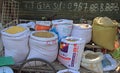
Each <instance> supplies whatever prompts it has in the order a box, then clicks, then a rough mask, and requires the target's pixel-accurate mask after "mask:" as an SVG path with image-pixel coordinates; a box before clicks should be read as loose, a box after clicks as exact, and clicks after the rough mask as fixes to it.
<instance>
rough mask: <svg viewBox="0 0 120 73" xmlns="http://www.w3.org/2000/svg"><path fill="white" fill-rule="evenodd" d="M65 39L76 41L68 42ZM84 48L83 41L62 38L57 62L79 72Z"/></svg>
mask: <svg viewBox="0 0 120 73" xmlns="http://www.w3.org/2000/svg"><path fill="white" fill-rule="evenodd" d="M67 39H73V40H76V41H75V42H70V41H67ZM84 47H85V41H84V40H83V39H79V38H75V37H67V38H64V39H62V40H61V45H60V50H59V55H58V60H59V61H60V62H61V63H62V64H63V65H64V66H66V67H67V68H69V69H73V70H79V69H80V62H81V57H82V53H83V51H84Z"/></svg>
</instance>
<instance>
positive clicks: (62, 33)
mask: <svg viewBox="0 0 120 73" xmlns="http://www.w3.org/2000/svg"><path fill="white" fill-rule="evenodd" d="M52 24H53V26H52V29H51V30H52V31H53V32H55V33H57V34H58V37H59V40H61V39H62V38H64V37H67V36H70V35H71V32H72V26H73V20H68V19H58V20H52Z"/></svg>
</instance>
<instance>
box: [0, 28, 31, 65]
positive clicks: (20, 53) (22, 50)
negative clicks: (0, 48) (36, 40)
mask: <svg viewBox="0 0 120 73" xmlns="http://www.w3.org/2000/svg"><path fill="white" fill-rule="evenodd" d="M1 35H2V36H1V37H2V41H3V45H4V47H5V56H12V57H13V58H14V60H15V63H19V62H23V61H24V60H25V59H26V56H27V55H28V51H29V48H28V39H29V29H28V28H25V27H21V26H11V27H8V28H6V29H3V30H2V31H1Z"/></svg>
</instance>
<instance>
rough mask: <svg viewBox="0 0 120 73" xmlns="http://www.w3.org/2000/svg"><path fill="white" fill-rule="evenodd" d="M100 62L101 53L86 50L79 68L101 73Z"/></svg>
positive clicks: (101, 58)
mask: <svg viewBox="0 0 120 73" xmlns="http://www.w3.org/2000/svg"><path fill="white" fill-rule="evenodd" d="M102 60H103V54H102V53H101V52H93V51H89V50H87V51H85V52H84V53H83V56H82V62H81V66H83V67H84V68H86V69H88V70H91V71H94V72H97V73H103V67H102Z"/></svg>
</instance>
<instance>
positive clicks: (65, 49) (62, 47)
mask: <svg viewBox="0 0 120 73" xmlns="http://www.w3.org/2000/svg"><path fill="white" fill-rule="evenodd" d="M68 46H69V44H67V43H63V42H61V43H60V50H61V51H62V52H65V53H67V52H68Z"/></svg>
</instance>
